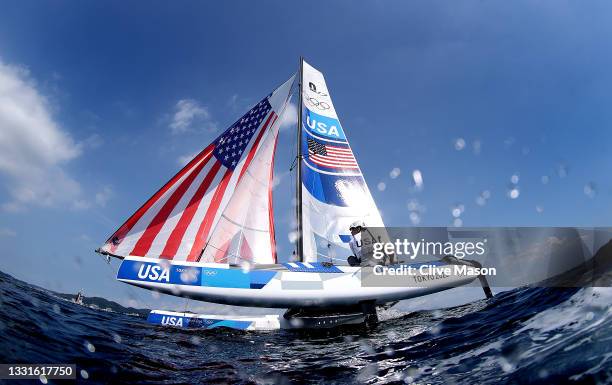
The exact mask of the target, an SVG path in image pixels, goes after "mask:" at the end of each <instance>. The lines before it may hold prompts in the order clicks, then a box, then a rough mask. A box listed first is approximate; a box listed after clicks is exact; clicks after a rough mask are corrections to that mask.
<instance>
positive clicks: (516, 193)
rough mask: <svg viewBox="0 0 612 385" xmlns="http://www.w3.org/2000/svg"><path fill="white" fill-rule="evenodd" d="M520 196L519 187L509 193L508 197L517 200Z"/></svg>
mask: <svg viewBox="0 0 612 385" xmlns="http://www.w3.org/2000/svg"><path fill="white" fill-rule="evenodd" d="M520 194H521V192H520V191H519V188H518V187H513V188H511V189H510V190H509V191H508V197H509V198H510V199H516V198H518V197H519V195H520Z"/></svg>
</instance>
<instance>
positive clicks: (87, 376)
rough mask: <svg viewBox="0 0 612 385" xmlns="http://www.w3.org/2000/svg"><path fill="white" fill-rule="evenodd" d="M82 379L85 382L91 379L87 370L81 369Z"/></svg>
mask: <svg viewBox="0 0 612 385" xmlns="http://www.w3.org/2000/svg"><path fill="white" fill-rule="evenodd" d="M81 377H83V379H85V380H86V379H88V378H89V373H87V370H85V369H81Z"/></svg>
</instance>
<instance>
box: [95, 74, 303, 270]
mask: <svg viewBox="0 0 612 385" xmlns="http://www.w3.org/2000/svg"><path fill="white" fill-rule="evenodd" d="M293 79H294V78H293V77H291V78H290V79H289V80H287V81H286V82H285V83H284V84H283V85H281V86H280V87H279V88H277V89H276V90H275V91H274V92H273V93H272V94H270V95H269V96H267V97H266V98H264V99H263V100H262V101H260V102H259V103H258V104H256V105H255V106H254V107H253V108H252V109H251V110H249V111H248V112H247V113H246V114H245V115H244V116H242V117H241V118H240V119H238V121H236V122H235V123H234V124H233V125H232V126H230V127H229V128H228V129H227V130H226V131H225V132H223V133H222V134H221V135H220V136H219V137H218V138H217V139H216V140H215V141H214V142H213V143H211V144H210V145H209V146H208V147H206V148H205V149H204V150H202V152H200V153H199V154H198V155H197V156H196V157H195V158H194V159H192V160H191V161H190V162H189V163H188V164H187V165H186V166H185V167H184V168H183V169H182V170H181V171H179V172H178V174H176V175H175V176H174V177H173V178H172V179H171V180H170V181H169V182H168V183H166V184H165V185H164V186H163V187H162V188H161V189H160V190H159V191H158V192H156V193H155V194H154V195H153V196H152V197H151V198H150V199H149V200H148V201H147V202H146V203H145V204H144V205H143V206H142V207H141V208H140V209H138V210H137V211H136V212H135V213H134V214H133V215H132V216H131V217H130V218H129V219H128V220H127V221H126V222H125V223H124V224H123V225H122V226H121V227H120V228H119V229H118V230H117V231H116V232H115V233H114V234H113V235H112V236H111V237H110V238H109V239H108V240H107V241H106V243H105V244H104V245H103V246H102V248H101V251H102V252H105V253H109V254H112V255H115V256H119V257H123V256H127V255H131V256H142V257H150V258H161V259H174V260H187V261H200V260H202V261H207V262H214V261H216V262H224V263H227V262H236V261H238V260H240V259H247V260H249V261H252V262H254V263H274V262H275V261H276V254H275V246H274V220H273V215H272V199H271V198H272V192H271V189H272V173H273V166H274V161H273V159H274V146H275V143H276V138H277V135H278V128H279V125H280V122H279V119H278V118H279V116H280V115H282V113H283V111H284V109H285V107H286V105H287V103H288V100H289V96H290V91H291V86H292V84H293ZM223 250H225V252H224V251H223ZM213 251H214V252H213ZM242 254H244V256H242Z"/></svg>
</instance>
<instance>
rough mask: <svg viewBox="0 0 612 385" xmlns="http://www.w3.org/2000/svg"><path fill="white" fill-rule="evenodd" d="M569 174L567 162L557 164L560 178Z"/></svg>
mask: <svg viewBox="0 0 612 385" xmlns="http://www.w3.org/2000/svg"><path fill="white" fill-rule="evenodd" d="M567 174H568V168H567V165H565V164H560V165H558V166H557V175H558V176H559V178H565V177H566V176H567Z"/></svg>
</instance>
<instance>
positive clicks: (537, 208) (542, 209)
mask: <svg viewBox="0 0 612 385" xmlns="http://www.w3.org/2000/svg"><path fill="white" fill-rule="evenodd" d="M535 209H536V212H537V213H538V214H542V213H543V212H544V207H542V205H537V206H536V207H535Z"/></svg>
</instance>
